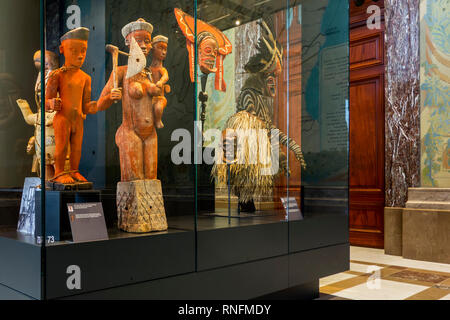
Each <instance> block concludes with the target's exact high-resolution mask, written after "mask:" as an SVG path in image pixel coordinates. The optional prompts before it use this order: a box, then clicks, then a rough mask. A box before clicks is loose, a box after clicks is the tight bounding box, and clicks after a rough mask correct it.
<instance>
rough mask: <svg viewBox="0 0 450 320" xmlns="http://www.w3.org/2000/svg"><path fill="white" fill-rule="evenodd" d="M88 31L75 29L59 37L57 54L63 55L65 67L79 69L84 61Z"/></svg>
mask: <svg viewBox="0 0 450 320" xmlns="http://www.w3.org/2000/svg"><path fill="white" fill-rule="evenodd" d="M88 40H89V29H87V28H83V27H81V28H77V29H74V30H71V31H69V32H67V33H66V34H65V35H63V36H62V37H61V45H60V47H59V52H60V53H61V54H63V55H64V58H65V66H67V67H73V68H81V67H82V66H83V64H84V60H85V59H86V53H87V48H88Z"/></svg>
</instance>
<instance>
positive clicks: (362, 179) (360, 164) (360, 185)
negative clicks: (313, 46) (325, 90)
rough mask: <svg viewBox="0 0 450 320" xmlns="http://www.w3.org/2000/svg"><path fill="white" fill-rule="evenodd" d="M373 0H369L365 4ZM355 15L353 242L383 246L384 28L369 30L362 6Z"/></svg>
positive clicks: (352, 38) (352, 36)
mask: <svg viewBox="0 0 450 320" xmlns="http://www.w3.org/2000/svg"><path fill="white" fill-rule="evenodd" d="M350 2H351V3H353V1H350ZM371 3H372V1H366V4H365V7H367V6H368V5H370V4H371ZM373 4H377V5H380V3H373ZM351 14H352V13H351ZM353 15H354V18H353V19H352V18H351V19H350V21H351V25H350V158H349V162H350V164H349V165H350V177H349V180H350V181H349V184H350V186H349V187H350V208H349V225H350V243H351V244H352V245H360V246H368V247H375V248H383V247H384V194H385V193H384V192H385V191H384V190H385V187H384V130H385V129H384V72H385V69H384V60H385V59H384V21H383V20H384V19H382V28H381V30H369V29H368V28H367V26H366V24H365V21H364V19H363V17H364V9H363V8H358V9H357V10H356V9H355V10H354V12H353Z"/></svg>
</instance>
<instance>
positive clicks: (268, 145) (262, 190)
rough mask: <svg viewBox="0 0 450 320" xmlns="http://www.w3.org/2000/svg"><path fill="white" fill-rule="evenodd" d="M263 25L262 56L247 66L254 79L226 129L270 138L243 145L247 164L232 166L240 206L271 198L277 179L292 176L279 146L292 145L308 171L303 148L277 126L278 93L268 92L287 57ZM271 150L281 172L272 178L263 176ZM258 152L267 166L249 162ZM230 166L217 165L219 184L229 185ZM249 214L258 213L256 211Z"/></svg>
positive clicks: (233, 184)
mask: <svg viewBox="0 0 450 320" xmlns="http://www.w3.org/2000/svg"><path fill="white" fill-rule="evenodd" d="M261 26H262V30H263V32H265V34H264V35H263V36H262V37H261V38H260V39H259V43H258V46H257V49H258V54H256V55H254V56H252V57H251V58H250V60H249V62H248V63H247V64H246V66H245V69H246V71H247V72H249V73H250V77H249V78H248V79H247V80H246V81H245V83H244V85H243V87H242V89H241V93H240V95H239V97H238V99H237V113H236V114H234V115H233V116H231V117H230V118H229V119H228V121H227V123H226V125H225V128H226V129H225V130H227V129H228V130H230V129H231V130H232V131H234V132H237V131H239V130H256V131H257V130H264V129H265V130H266V132H267V135H268V136H267V139H263V140H259V141H258V143H256V144H255V143H244V145H241V146H239V147H238V148H237V154H236V158H237V159H242V158H243V159H244V161H242V160H241V161H237V162H236V163H232V164H230V177H229V178H230V184H231V189H232V192H233V194H234V195H236V196H237V197H238V198H239V202H240V206H242V204H244V203H248V202H253V199H254V198H258V197H261V196H267V195H269V194H270V193H271V192H272V189H273V181H274V178H275V177H276V176H277V175H279V174H280V173H282V172H283V173H285V174H287V175H288V174H289V172H288V170H287V167H288V165H287V159H286V155H285V154H284V153H283V152H281V150H280V149H279V143H281V144H283V145H285V146H288V148H289V149H290V150H292V151H293V152H294V155H295V157H296V159H297V160H298V161H299V162H300V164H301V165H302V167H303V168H306V163H305V161H304V159H303V154H302V151H301V148H300V146H299V145H298V144H297V143H296V142H295V141H294V140H292V139H289V138H288V136H287V135H286V134H285V133H283V132H281V131H280V130H279V129H278V128H276V127H275V126H274V125H273V103H274V96H275V91H276V90H270V89H268V82H269V80H268V79H269V78H272V80H273V79H274V77H276V76H277V75H278V74H279V72H280V71H281V66H282V56H283V54H282V48H280V47H279V44H278V43H277V42H276V40H275V39H274V37H273V35H272V32H271V31H270V29H269V28H268V26H267V25H266V24H265V22H264V21H263V22H262V23H261ZM272 89H273V88H272ZM272 133H275V134H276V135H278V141H277V142H271V134H272ZM237 140H238V139H237ZM243 141H245V140H243ZM239 150H240V151H239ZM263 150H264V151H263ZM271 150H272V151H278V153H279V159H278V160H279V166H280V169H281V170H278V172H274V173H273V174H271V175H270V174H269V175H268V174H267V173H266V174H263V171H264V170H263V169H264V168H266V169H267V167H270V166H271V165H272V159H271ZM261 151H263V152H261ZM240 152H244V153H245V154H246V156H244V157H242V155H240V154H239V153H240ZM255 152H257V153H259V152H260V153H261V154H265V156H266V158H265V159H264V160H265V161H263V163H262V162H261V161H257V163H254V162H253V163H252V162H251V161H250V160H249V159H251V155H252V153H255ZM248 155H250V156H248ZM253 159H254V158H253ZM226 166H227V165H226V164H215V165H214V167H213V170H212V176H215V177H216V178H217V181H218V183H219V184H223V185H225V184H227V182H228V176H227V168H226ZM253 208H254V205H253ZM246 211H254V209H253V210H252V209H250V210H246Z"/></svg>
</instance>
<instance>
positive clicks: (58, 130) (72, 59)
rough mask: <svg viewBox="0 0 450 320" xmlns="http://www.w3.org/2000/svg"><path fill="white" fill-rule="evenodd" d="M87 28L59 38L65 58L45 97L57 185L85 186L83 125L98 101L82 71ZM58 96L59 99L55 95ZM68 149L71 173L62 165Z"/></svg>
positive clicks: (95, 109) (50, 78) (89, 80)
mask: <svg viewBox="0 0 450 320" xmlns="http://www.w3.org/2000/svg"><path fill="white" fill-rule="evenodd" d="M88 38H89V29H87V28H77V29H74V30H71V31H69V32H67V33H66V34H65V35H64V36H62V37H61V46H60V48H59V49H60V53H61V54H63V55H64V57H65V64H64V66H63V67H61V68H59V69H57V70H55V71H53V72H52V74H51V75H50V77H49V80H48V83H47V90H46V95H45V102H46V104H45V107H46V110H47V111H53V110H54V111H56V115H55V117H54V119H53V127H54V131H55V176H54V177H53V179H52V182H54V183H56V184H59V185H74V184H77V185H84V186H87V187H92V184H90V183H87V180H86V178H85V177H83V176H82V175H81V174H80V172H79V171H78V166H79V164H80V159H81V146H82V142H83V122H84V119H85V117H86V114H94V113H96V112H97V102H95V101H91V77H90V76H89V75H87V74H86V73H84V72H83V71H82V70H81V67H82V66H83V63H84V60H85V58H86V52H87V48H88ZM58 94H59V96H58ZM69 146H70V154H69V158H70V171H65V170H64V163H65V160H66V155H67V151H68V148H69Z"/></svg>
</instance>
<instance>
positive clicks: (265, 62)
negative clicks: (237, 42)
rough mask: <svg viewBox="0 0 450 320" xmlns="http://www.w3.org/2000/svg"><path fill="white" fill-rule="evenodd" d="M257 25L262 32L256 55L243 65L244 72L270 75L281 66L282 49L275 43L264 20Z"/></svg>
mask: <svg viewBox="0 0 450 320" xmlns="http://www.w3.org/2000/svg"><path fill="white" fill-rule="evenodd" d="M258 24H259V25H260V26H261V31H262V35H261V38H259V41H258V45H257V46H256V49H257V50H258V53H257V54H255V55H254V56H252V57H251V58H250V60H249V61H248V63H247V64H246V65H245V70H246V71H247V72H250V73H259V72H261V73H271V72H273V71H275V69H276V68H277V65H279V66H283V47H281V45H280V44H279V43H277V41H276V39H275V37H274V36H273V33H272V31H271V30H270V28H269V27H268V26H267V24H266V22H265V21H264V20H263V21H261V22H259V23H258Z"/></svg>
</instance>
